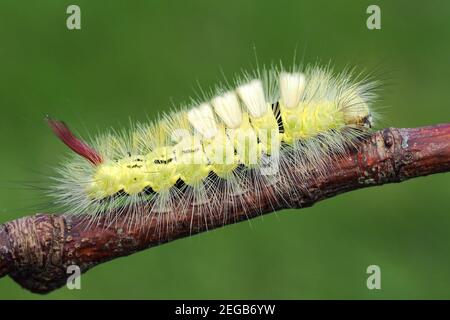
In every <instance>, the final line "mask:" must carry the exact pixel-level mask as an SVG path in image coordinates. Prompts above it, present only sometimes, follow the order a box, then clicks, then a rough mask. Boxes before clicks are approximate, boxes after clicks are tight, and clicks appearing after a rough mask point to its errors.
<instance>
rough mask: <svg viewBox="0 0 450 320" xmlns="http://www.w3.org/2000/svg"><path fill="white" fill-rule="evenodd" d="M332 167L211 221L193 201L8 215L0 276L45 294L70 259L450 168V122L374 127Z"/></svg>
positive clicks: (99, 257) (84, 263)
mask: <svg viewBox="0 0 450 320" xmlns="http://www.w3.org/2000/svg"><path fill="white" fill-rule="evenodd" d="M337 166H338V167H337V168H338V170H330V171H329V172H327V173H326V175H325V176H322V177H320V178H318V179H313V180H312V181H309V182H306V185H305V182H299V184H301V183H303V185H299V186H298V190H285V192H286V199H288V203H285V204H283V205H278V206H277V207H275V208H274V207H273V205H274V202H273V201H271V196H272V195H273V188H274V186H270V185H268V186H266V188H265V189H264V190H259V191H258V194H256V193H255V191H253V190H249V191H248V193H247V194H246V196H245V197H244V203H237V204H236V206H235V207H234V210H233V211H232V212H229V211H228V212H222V211H219V210H217V211H218V212H214V214H212V215H211V217H209V218H208V220H205V218H204V217H202V216H201V215H200V214H199V212H200V211H201V210H200V209H201V208H198V207H197V208H195V207H196V205H193V206H192V208H195V210H194V209H192V214H187V215H180V214H178V215H177V214H176V213H171V214H166V215H164V217H165V218H164V219H165V220H164V221H163V222H161V217H160V218H159V220H158V218H156V217H155V216H150V217H148V219H147V220H143V222H142V223H139V224H137V225H131V226H130V225H127V221H125V219H124V218H122V217H120V216H119V217H118V218H117V221H116V222H115V223H114V224H113V225H111V226H108V227H107V226H106V224H109V220H107V217H106V216H105V218H102V219H101V220H99V221H98V223H96V224H95V225H91V224H88V223H87V221H86V219H85V218H86V216H84V217H83V216H76V217H75V216H69V215H52V214H37V215H34V216H28V217H24V218H20V219H17V220H14V221H10V222H7V223H5V224H3V225H0V277H3V276H5V275H10V276H11V277H12V278H13V279H14V280H15V281H17V282H18V283H19V284H20V285H22V286H23V287H24V288H26V289H28V290H31V291H33V292H38V293H47V292H50V291H52V290H54V289H56V288H59V287H61V286H62V285H64V284H65V282H66V279H67V273H66V270H67V269H66V268H67V267H68V266H69V265H72V264H75V265H78V266H79V267H80V268H81V270H82V271H83V272H85V271H87V270H88V269H90V268H92V267H93V266H95V265H97V264H99V263H102V262H105V261H108V260H111V259H114V258H117V257H121V256H126V255H130V254H132V253H134V252H136V251H139V250H143V249H146V248H149V247H153V246H156V245H159V244H162V243H165V242H169V241H172V240H175V239H179V238H182V237H185V236H188V235H190V234H196V233H200V232H202V231H205V230H207V229H208V230H211V229H213V228H217V227H220V226H223V225H228V224H232V223H236V222H239V221H242V220H246V219H249V218H254V217H256V216H259V215H261V214H263V213H270V212H273V211H274V209H275V210H279V209H284V208H304V207H308V206H311V205H313V204H314V203H316V202H317V201H320V200H323V199H326V198H330V197H333V196H335V195H337V194H340V193H343V192H348V191H351V190H355V189H360V188H364V187H369V186H376V185H382V184H385V183H392V182H401V181H404V180H407V179H410V178H414V177H419V176H425V175H429V174H434V173H439V172H446V171H450V124H442V125H436V126H430V127H422V128H414V129H395V128H390V129H384V130H382V131H378V132H376V133H374V134H373V135H372V136H371V137H370V138H369V139H368V140H367V141H365V142H363V143H362V144H361V145H360V146H359V147H358V149H357V150H356V149H355V150H353V151H351V152H350V153H349V155H348V156H346V157H345V158H341V159H340V160H339V162H338V163H337ZM289 170H292V171H293V170H298V168H289ZM291 173H292V172H291ZM287 174H289V172H288V173H287ZM289 176H294V175H289ZM288 178H289V177H288ZM277 187H278V188H279V186H277ZM305 190H307V192H305ZM257 197H258V198H257ZM197 206H201V205H200V204H199V205H197Z"/></svg>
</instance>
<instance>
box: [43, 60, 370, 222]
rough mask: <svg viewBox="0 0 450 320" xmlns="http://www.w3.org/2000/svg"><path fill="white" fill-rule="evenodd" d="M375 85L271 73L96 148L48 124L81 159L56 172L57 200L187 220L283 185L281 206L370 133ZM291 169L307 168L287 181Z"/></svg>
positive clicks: (70, 207)
mask: <svg viewBox="0 0 450 320" xmlns="http://www.w3.org/2000/svg"><path fill="white" fill-rule="evenodd" d="M375 84H376V82H374V81H369V80H368V79H367V78H363V77H358V76H354V75H353V73H352V72H349V71H346V72H341V73H337V74H333V72H332V70H331V69H330V68H328V67H325V68H324V67H319V66H311V67H305V68H304V69H303V70H302V69H301V68H300V67H296V68H293V69H292V70H290V71H287V70H281V69H279V68H269V69H262V70H258V71H257V72H255V73H254V74H246V75H245V76H243V77H240V78H237V79H236V81H235V87H234V88H230V87H226V88H221V89H219V90H217V91H216V92H215V94H214V95H211V96H208V97H204V99H203V100H202V101H197V102H195V103H193V105H192V106H191V107H190V108H181V109H180V110H178V111H174V112H171V113H169V114H165V115H164V116H163V117H161V118H160V120H159V121H157V122H154V123H149V124H141V123H140V124H136V125H135V126H134V127H133V128H132V129H130V130H129V131H127V132H123V133H121V134H118V133H114V132H110V133H106V134H103V135H100V136H97V137H96V138H95V139H94V140H93V141H91V142H90V143H89V144H88V143H86V142H83V141H82V140H80V139H79V138H77V137H75V136H74V135H73V134H72V133H71V131H70V130H69V129H68V127H67V126H66V125H65V124H64V123H63V122H61V121H57V120H53V119H50V118H49V119H48V123H49V125H50V127H51V128H52V129H53V131H54V132H55V133H56V135H57V136H58V137H59V138H60V139H61V140H62V141H63V142H64V143H65V144H66V145H67V146H68V147H70V148H71V149H72V150H73V151H74V152H75V153H76V155H73V156H70V157H69V158H68V159H67V161H66V162H65V163H63V164H62V166H61V167H60V168H59V169H58V170H57V171H58V176H57V177H55V178H54V181H55V183H54V186H53V188H52V190H51V192H50V195H51V196H52V197H53V199H54V202H55V204H56V205H58V206H62V207H63V208H64V209H65V211H67V212H69V213H72V214H90V215H92V216H93V217H95V216H98V215H102V214H107V213H110V212H114V213H115V214H130V215H133V216H148V215H152V214H157V215H163V214H165V213H166V212H176V213H177V214H184V213H185V212H187V209H188V208H189V207H192V206H193V205H195V204H196V203H205V204H206V205H205V206H204V208H207V207H211V208H212V207H215V208H216V209H217V208H219V210H224V211H226V210H228V208H227V207H228V206H233V205H234V204H235V203H236V202H239V201H240V198H242V197H245V195H246V190H249V189H250V188H251V189H252V190H259V188H261V187H262V186H263V185H265V184H272V185H275V186H278V185H283V188H281V187H280V188H279V190H280V191H279V192H277V191H275V194H274V195H273V201H279V202H282V201H284V200H283V199H284V197H286V195H285V194H283V191H282V189H283V190H286V188H285V187H286V185H287V186H289V185H290V184H292V185H293V184H297V183H298V182H299V181H302V180H306V179H314V178H317V177H318V176H320V174H321V173H323V172H325V171H326V170H333V161H334V160H333V159H334V157H336V156H345V152H346V150H347V149H348V148H349V147H351V146H352V145H355V144H357V143H358V141H359V140H360V139H362V138H364V137H365V136H366V135H367V133H368V132H369V131H370V128H371V127H372V125H373V110H372V109H373V103H374V100H375V97H376V95H375V92H374V89H375ZM292 166H296V167H298V170H296V174H295V175H294V176H287V175H286V174H285V171H286V170H285V169H286V168H288V167H292ZM311 167H313V168H314V172H313V171H311V170H310V169H311ZM302 168H303V169H302ZM287 189H289V188H287ZM293 189H294V188H293ZM274 190H278V189H277V188H275V189H274ZM255 201H258V200H257V199H255ZM203 214H208V212H204V213H203Z"/></svg>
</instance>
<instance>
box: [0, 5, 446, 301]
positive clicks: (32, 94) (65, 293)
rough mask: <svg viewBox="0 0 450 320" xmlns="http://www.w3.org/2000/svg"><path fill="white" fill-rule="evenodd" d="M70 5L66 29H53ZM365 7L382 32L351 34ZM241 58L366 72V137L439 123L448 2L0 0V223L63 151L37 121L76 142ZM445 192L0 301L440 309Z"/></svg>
mask: <svg viewBox="0 0 450 320" xmlns="http://www.w3.org/2000/svg"><path fill="white" fill-rule="evenodd" d="M69 4H77V5H79V6H80V7H81V19H82V29H81V30H76V31H69V30H67V28H66V24H65V20H66V18H67V14H66V8H67V6H68V5H69ZM370 4H378V5H379V6H380V7H381V18H382V29H381V30H374V31H370V30H368V29H367V28H366V19H367V17H368V15H367V14H366V8H367V6H368V5H370ZM254 47H256V52H257V56H258V59H259V62H260V63H270V62H271V61H275V62H278V61H279V60H280V59H281V60H282V61H283V62H284V63H285V64H287V65H289V64H290V63H291V62H292V60H293V56H294V51H295V50H297V56H298V57H299V58H303V60H304V61H305V62H315V61H317V59H319V60H320V61H323V62H328V61H330V60H331V61H332V62H333V64H334V65H336V68H337V69H338V70H340V69H342V68H343V67H345V66H346V65H350V66H357V67H359V68H361V69H366V70H377V72H378V74H380V77H381V78H382V79H385V86H384V87H383V89H382V91H381V95H382V101H381V102H380V106H381V107H382V108H381V111H382V113H383V116H384V119H383V122H382V123H381V124H380V126H381V127H387V126H396V127H414V126H421V125H430V124H436V123H443V122H448V121H449V120H450V117H449V116H450V110H449V108H450V88H449V86H450V60H449V57H450V2H448V1H430V2H423V1H406V0H405V1H332V0H329V1H322V0H321V1H318V0H314V1H299V0H296V1H261V0H259V1H258V0H252V1H244V0H239V1H235V0H227V1H220V2H219V1H197V0H196V1H192V0H190V1H162V0H159V1H149V0H146V1H144V0H140V1H127V2H126V1H118V0H115V1H111V0H109V1H106V0H105V1H88V0H77V1H52V0H45V1H28V2H25V1H18V0H2V1H1V4H0V108H1V113H0V121H1V125H0V146H1V157H0V183H1V192H0V222H5V221H8V220H10V219H14V218H18V217H21V216H23V215H27V214H31V213H34V212H36V210H37V209H36V204H39V203H41V202H42V199H40V194H39V192H38V191H37V190H30V189H29V188H27V187H26V185H27V182H39V181H40V182H44V183H45V181H46V177H47V176H48V175H49V174H51V173H52V170H53V169H52V168H54V167H56V166H58V163H59V162H60V161H61V159H62V158H63V157H64V155H65V154H67V152H68V151H67V149H66V148H65V147H64V146H63V145H62V144H61V143H60V142H59V141H58V140H57V139H56V138H55V137H53V135H52V134H51V133H50V130H49V129H48V128H47V127H46V125H45V123H44V121H43V117H44V115H45V114H47V113H48V114H51V115H53V116H54V117H58V118H61V119H64V120H66V121H67V122H68V123H70V125H71V126H72V127H73V128H76V129H77V132H79V133H80V134H83V135H85V136H86V135H87V134H88V132H89V133H91V134H92V133H96V132H100V131H102V130H104V129H106V128H108V127H111V126H113V127H124V126H128V123H129V118H131V119H134V120H141V119H145V118H146V117H149V118H153V117H155V116H156V115H157V113H158V112H161V111H163V110H167V109H168V108H169V107H170V106H171V105H172V104H175V105H178V104H180V103H183V102H186V101H188V97H189V96H192V95H193V94H194V93H195V92H196V91H198V90H197V83H200V85H201V86H203V87H209V86H212V85H214V84H215V83H217V82H218V81H220V80H221V79H223V75H222V74H224V75H225V76H226V77H231V76H233V75H234V74H236V73H239V72H240V70H241V68H246V69H248V68H251V67H252V66H254V65H255V55H254ZM380 126H379V127H380ZM449 190H450V175H449V174H440V175H435V176H430V177H425V178H419V179H415V180H412V181H407V182H404V183H402V184H395V185H386V186H383V187H375V188H370V189H365V190H359V191H356V192H351V193H347V194H344V195H341V196H339V197H336V198H333V199H329V200H326V201H323V202H321V203H318V204H316V205H315V206H314V207H313V208H309V209H305V210H289V211H280V212H278V213H275V214H271V215H267V216H265V217H262V218H258V219H255V220H252V221H250V222H243V223H240V224H237V225H232V226H227V227H225V228H221V229H218V230H215V231H212V232H209V233H204V234H201V235H198V236H194V237H191V238H187V239H183V240H179V241H175V242H173V243H169V244H166V245H163V246H160V247H156V248H153V249H151V250H147V251H144V252H140V253H137V254H134V255H132V256H130V257H127V258H122V259H118V260H115V261H112V262H109V263H106V264H102V265H100V266H98V267H96V268H94V269H93V270H91V271H89V272H88V273H86V274H85V275H83V276H82V290H74V291H70V290H68V289H66V288H63V289H60V290H57V291H55V292H53V293H51V294H49V295H46V296H39V295H34V294H31V293H29V292H27V291H25V290H23V289H21V288H20V287H19V286H18V285H17V284H15V283H14V282H13V281H12V280H11V279H9V278H4V279H1V280H0V299H6V298H10V299H11V298H12V299H16V298H30V299H43V298H44V299H46V298H52V299H60V298H64V299H74V298H82V299H89V298H139V299H141V298H143V299H160V298H161V299H170V298H181V299H188V298H192V299H196V298H204V299H209V298H255V299H265V298H268V299H271V298H276V299H278V298H286V299H300V298H362V299H371V298H450V234H449V231H450V197H449V196H450V193H449ZM371 264H376V265H379V266H380V267H381V272H382V278H381V285H382V289H381V290H379V291H377V290H374V291H370V290H368V289H367V287H366V278H367V274H366V268H367V266H369V265H371Z"/></svg>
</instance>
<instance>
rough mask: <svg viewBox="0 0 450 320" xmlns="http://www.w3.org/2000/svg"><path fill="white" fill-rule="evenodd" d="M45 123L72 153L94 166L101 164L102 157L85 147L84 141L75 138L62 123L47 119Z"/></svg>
mask: <svg viewBox="0 0 450 320" xmlns="http://www.w3.org/2000/svg"><path fill="white" fill-rule="evenodd" d="M47 123H48V125H49V126H50V128H51V129H52V130H53V132H54V133H55V134H56V135H57V136H58V138H59V139H61V141H62V142H64V144H65V145H66V146H68V147H69V148H70V149H72V150H73V151H74V152H76V153H77V154H79V155H80V156H82V157H83V158H85V159H87V160H89V161H90V162H91V163H92V164H94V165H99V164H101V163H102V162H103V159H102V157H101V156H100V155H99V154H98V153H97V151H95V150H94V149H93V148H92V147H90V146H89V145H87V144H86V143H85V142H84V141H82V140H80V139H78V138H77V137H75V135H74V134H73V133H72V132H71V131H70V129H69V128H68V127H67V125H66V124H65V123H64V122H62V121H58V120H53V119H51V118H50V117H47Z"/></svg>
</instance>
